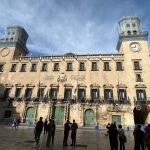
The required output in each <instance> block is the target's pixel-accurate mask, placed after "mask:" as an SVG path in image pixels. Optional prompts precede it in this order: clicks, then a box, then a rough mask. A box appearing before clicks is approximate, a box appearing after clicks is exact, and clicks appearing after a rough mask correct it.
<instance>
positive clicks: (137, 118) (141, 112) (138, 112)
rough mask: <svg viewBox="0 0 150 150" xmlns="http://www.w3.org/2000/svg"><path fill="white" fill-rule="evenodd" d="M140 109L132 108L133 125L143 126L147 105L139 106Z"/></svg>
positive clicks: (146, 115) (146, 114)
mask: <svg viewBox="0 0 150 150" xmlns="http://www.w3.org/2000/svg"><path fill="white" fill-rule="evenodd" d="M139 107H141V109H137V108H134V110H133V114H134V123H135V124H145V122H146V119H147V117H148V111H147V105H144V104H143V105H140V106H139Z"/></svg>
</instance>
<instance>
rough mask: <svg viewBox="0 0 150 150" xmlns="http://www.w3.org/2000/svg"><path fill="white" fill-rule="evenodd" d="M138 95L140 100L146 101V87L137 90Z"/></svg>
mask: <svg viewBox="0 0 150 150" xmlns="http://www.w3.org/2000/svg"><path fill="white" fill-rule="evenodd" d="M136 96H137V100H138V101H145V100H146V99H147V98H146V92H145V90H144V89H139V90H136Z"/></svg>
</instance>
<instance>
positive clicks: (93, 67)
mask: <svg viewBox="0 0 150 150" xmlns="http://www.w3.org/2000/svg"><path fill="white" fill-rule="evenodd" d="M97 70H98V69H97V62H92V71H97Z"/></svg>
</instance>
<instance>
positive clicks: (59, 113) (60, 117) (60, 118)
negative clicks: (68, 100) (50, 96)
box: [54, 106, 64, 125]
mask: <svg viewBox="0 0 150 150" xmlns="http://www.w3.org/2000/svg"><path fill="white" fill-rule="evenodd" d="M54 120H55V123H56V125H63V122H64V107H62V106H56V107H55V115H54Z"/></svg>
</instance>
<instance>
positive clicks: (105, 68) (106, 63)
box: [104, 62, 110, 71]
mask: <svg viewBox="0 0 150 150" xmlns="http://www.w3.org/2000/svg"><path fill="white" fill-rule="evenodd" d="M104 71H110V67H109V62H104Z"/></svg>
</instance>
